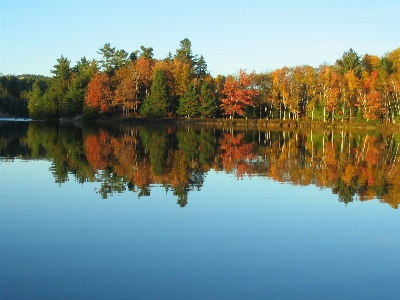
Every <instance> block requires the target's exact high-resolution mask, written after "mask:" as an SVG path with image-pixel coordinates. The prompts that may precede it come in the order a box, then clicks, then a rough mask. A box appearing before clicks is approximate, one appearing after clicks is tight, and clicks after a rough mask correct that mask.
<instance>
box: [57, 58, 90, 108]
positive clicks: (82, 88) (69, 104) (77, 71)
mask: <svg viewBox="0 0 400 300" xmlns="http://www.w3.org/2000/svg"><path fill="white" fill-rule="evenodd" d="M97 70H98V67H97V62H96V61H95V60H92V61H88V60H87V59H86V58H85V57H83V58H81V60H80V61H78V62H77V65H76V66H75V67H74V68H73V69H72V72H73V80H72V82H71V85H70V88H69V90H68V93H67V95H66V103H65V107H64V113H65V114H66V115H68V116H71V115H79V114H81V113H82V109H83V105H84V102H85V97H86V93H87V86H88V84H89V82H90V80H91V79H92V77H93V76H94V74H95V73H96V71H97Z"/></svg>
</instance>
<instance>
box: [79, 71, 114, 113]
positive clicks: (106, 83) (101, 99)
mask: <svg viewBox="0 0 400 300" xmlns="http://www.w3.org/2000/svg"><path fill="white" fill-rule="evenodd" d="M111 104H112V93H111V89H110V79H109V77H108V75H107V73H99V72H97V73H96V74H95V75H94V76H93V77H92V80H91V81H90V82H89V84H88V88H87V95H86V100H85V105H86V107H87V108H88V109H87V110H86V114H88V113H90V112H91V111H92V112H94V113H105V112H108V111H110V109H111Z"/></svg>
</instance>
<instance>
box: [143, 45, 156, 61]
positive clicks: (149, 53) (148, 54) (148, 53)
mask: <svg viewBox="0 0 400 300" xmlns="http://www.w3.org/2000/svg"><path fill="white" fill-rule="evenodd" d="M140 57H144V58H146V59H153V57H154V53H153V48H152V47H148V48H146V47H145V46H140Z"/></svg>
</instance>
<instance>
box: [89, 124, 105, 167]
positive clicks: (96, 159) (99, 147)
mask: <svg viewBox="0 0 400 300" xmlns="http://www.w3.org/2000/svg"><path fill="white" fill-rule="evenodd" d="M107 140H108V135H107V133H106V132H105V131H104V130H101V131H100V134H99V135H93V134H91V135H88V136H86V138H85V150H86V158H87V160H88V161H89V163H90V165H91V166H92V168H93V169H94V170H104V169H105V168H106V167H107V164H108V155H109V150H110V149H109V147H108V145H109V144H108V143H107Z"/></svg>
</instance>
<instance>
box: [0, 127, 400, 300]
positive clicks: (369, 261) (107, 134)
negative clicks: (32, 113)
mask: <svg viewBox="0 0 400 300" xmlns="http://www.w3.org/2000/svg"><path fill="white" fill-rule="evenodd" d="M399 144H400V138H399V135H396V134H380V133H367V132H341V131H338V132H330V131H325V132H323V131H322V132H317V131H314V132H311V131H304V132H296V131H285V132H283V131H274V132H271V131H262V132H259V131H257V132H256V131H240V130H231V129H225V130H222V129H218V130H216V129H204V128H203V129H201V128H197V129H196V128H172V127H170V128H167V127H166V128H159V129H156V128H150V127H129V126H121V127H118V128H96V127H93V128H91V127H83V128H81V127H74V126H59V125H54V124H53V125H47V124H45V123H41V122H0V157H1V159H0V298H1V299H318V298H323V299H398V297H399V294H400V287H399V285H398V284H397V280H396V279H397V277H398V275H399V273H400V256H399V253H400V232H399V225H400V222H399V211H398V209H397V206H398V204H399V203H400V192H399V191H400V188H399V185H400V164H399V162H400V152H399V151H398V150H399Z"/></svg>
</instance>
